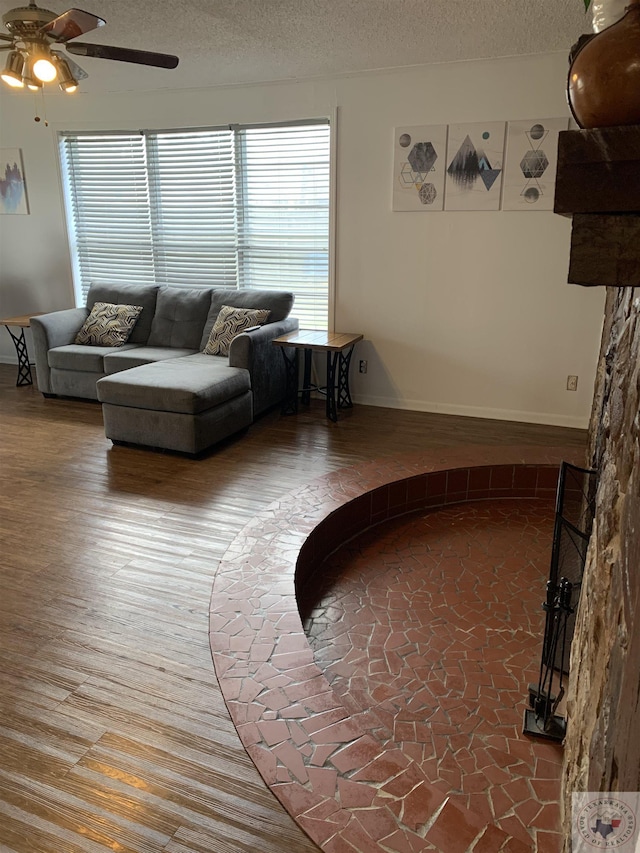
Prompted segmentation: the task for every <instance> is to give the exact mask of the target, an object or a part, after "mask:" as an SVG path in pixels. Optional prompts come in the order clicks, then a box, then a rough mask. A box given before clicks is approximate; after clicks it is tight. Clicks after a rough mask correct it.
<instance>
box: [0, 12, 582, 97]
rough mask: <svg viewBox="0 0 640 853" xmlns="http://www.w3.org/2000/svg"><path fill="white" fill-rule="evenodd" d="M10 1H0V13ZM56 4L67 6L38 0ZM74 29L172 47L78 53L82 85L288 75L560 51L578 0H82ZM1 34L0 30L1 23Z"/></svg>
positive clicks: (211, 82) (188, 83) (573, 33)
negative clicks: (140, 59) (112, 55)
mask: <svg viewBox="0 0 640 853" xmlns="http://www.w3.org/2000/svg"><path fill="white" fill-rule="evenodd" d="M16 5H19V4H16V2H15V0H0V12H1V13H3V14H4V12H6V11H7V10H8V9H11V8H14V7H15V6H16ZM45 5H46V8H51V7H52V6H53V9H52V11H54V12H57V13H60V12H63V11H65V10H66V9H67V8H68V6H66V5H64V4H63V3H59V2H58V3H57V4H56V5H53V3H48V2H47V3H46V4H45ZM82 8H84V9H85V10H86V11H89V12H93V13H95V14H97V15H100V16H102V17H103V18H105V19H106V21H107V25H106V26H105V27H102V28H101V29H100V30H98V31H94V32H92V33H90V34H87V35H86V36H84V37H82V38H81V39H80V40H81V41H92V42H97V43H103V44H111V45H117V46H119V47H129V48H139V49H141V50H152V51H160V52H163V53H174V54H177V55H178V56H179V57H180V65H179V66H178V68H177V69H176V70H174V71H167V70H163V69H150V68H141V67H140V66H134V65H129V64H125V63H121V62H113V61H107V60H101V59H86V58H84V59H80V58H78V57H76V59H77V60H78V61H79V64H80V65H82V67H83V68H84V69H85V71H87V72H88V74H89V79H88V80H86V81H83V83H82V89H83V91H85V92H90V91H94V92H98V91H101V92H106V91H123V90H149V89H162V88H165V89H175V88H186V87H200V86H219V85H229V84H238V83H253V82H257V81H270V80H283V79H296V78H298V79H300V78H308V77H315V76H328V75H334V74H344V73H349V72H359V71H365V70H371V69H379V68H393V67H400V66H407V65H422V64H425V63H431V62H451V61H455V60H465V59H478V58H489V57H498V56H513V55H519V54H532V53H547V52H551V51H564V52H568V49H569V47H570V46H571V44H572V43H573V42H574V41H575V40H576V39H577V37H578V36H579V35H580V33H582V32H584V31H586V30H588V21H586V20H585V15H584V5H583V2H582V0H133V2H132V0H82ZM1 31H2V32H4V31H5V30H4V28H3V29H2V30H1Z"/></svg>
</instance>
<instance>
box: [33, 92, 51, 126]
mask: <svg viewBox="0 0 640 853" xmlns="http://www.w3.org/2000/svg"><path fill="white" fill-rule="evenodd" d="M33 94H34V97H36V98H37V97H38V92H34V93H33ZM39 94H40V97H41V98H42V112H43V113H44V126H45V127H49V120H48V119H47V102H46V100H45V97H44V89H40V92H39ZM33 120H34V121H42V119H41V118H40V116H39V115H38V105H37V104H36V114H35V116H34V117H33Z"/></svg>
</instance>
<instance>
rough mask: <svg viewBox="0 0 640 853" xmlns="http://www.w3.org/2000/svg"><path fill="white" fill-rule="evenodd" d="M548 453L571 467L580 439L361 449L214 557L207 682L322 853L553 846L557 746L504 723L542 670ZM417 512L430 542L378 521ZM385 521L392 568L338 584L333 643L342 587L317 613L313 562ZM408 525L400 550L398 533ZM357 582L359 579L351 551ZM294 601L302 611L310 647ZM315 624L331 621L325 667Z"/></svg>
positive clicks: (556, 839)
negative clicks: (361, 458)
mask: <svg viewBox="0 0 640 853" xmlns="http://www.w3.org/2000/svg"><path fill="white" fill-rule="evenodd" d="M563 459H564V460H566V461H568V462H574V463H575V464H580V463H581V461H582V460H581V459H580V458H578V457H577V456H576V451H575V450H569V449H566V448H541V447H502V448H500V447H483V448H464V449H458V450H443V451H432V452H430V453H426V454H424V455H420V456H410V457H409V456H407V457H403V458H398V459H383V460H376V461H373V462H371V463H368V464H365V465H360V466H358V467H354V468H347V469H343V470H342V471H338V472H335V473H333V474H330V475H328V476H326V477H322V478H319V479H317V480H314V481H312V482H311V483H309V484H308V485H307V486H305V487H304V488H302V489H299V490H296V492H294V493H292V494H290V495H286V496H284V497H283V499H282V500H280V501H278V502H276V503H274V504H272V505H271V507H270V508H269V509H268V510H266V511H265V512H263V513H261V514H260V515H259V516H257V517H256V518H255V519H253V520H252V522H250V523H249V524H248V525H247V526H246V527H245V528H244V529H243V530H242V531H241V532H240V534H239V535H238V536H237V537H236V539H235V540H234V542H233V543H232V545H231V547H230V548H229V549H228V551H227V553H226V555H225V557H224V559H223V560H222V561H221V564H220V566H219V569H218V572H217V574H216V578H215V581H214V587H213V593H212V600H211V613H210V632H211V633H210V641H211V649H212V655H213V660H214V665H215V668H216V673H217V675H218V679H219V681H220V686H221V690H222V693H223V696H224V697H225V701H226V703H227V707H228V709H229V712H230V714H231V717H232V719H233V721H234V724H235V725H236V728H237V731H238V733H239V736H240V738H241V740H242V742H243V744H244V745H245V748H246V749H247V752H248V753H249V755H250V756H251V758H252V760H253V761H254V763H255V764H256V766H257V767H258V769H259V771H260V773H261V774H262V776H263V778H264V779H265V782H266V783H267V785H269V786H270V788H271V790H272V791H273V793H274V794H275V795H276V796H277V797H278V799H279V800H280V802H281V803H282V804H283V805H284V807H285V808H286V809H287V810H288V811H289V813H290V814H291V815H292V816H293V817H294V818H295V820H296V821H297V822H298V823H299V825H300V826H301V827H303V829H305V831H306V832H307V833H308V834H309V835H310V836H311V838H313V839H314V841H315V842H316V843H317V844H318V846H319V847H320V848H321V849H322V850H323V851H325V853H382V851H385V853H421V852H422V851H442V852H443V853H470V851H473V853H498V851H509V853H524V851H534V850H537V851H538V852H539V853H557V851H558V850H559V846H560V836H559V834H558V832H557V830H558V829H559V827H558V809H557V792H558V782H559V776H560V756H559V752H558V748H557V747H555V746H553V745H551V744H549V743H545V742H543V741H540V740H535V741H529V739H528V738H525V737H524V736H522V735H521V734H520V733H519V730H520V726H521V717H522V713H523V710H524V705H525V701H526V686H527V683H528V681H531V680H533V681H535V680H537V671H536V664H537V662H538V661H539V642H540V640H539V637H540V634H539V630H538V625H537V624H536V622H537V620H538V619H540V615H541V611H540V604H541V601H542V597H543V596H542V592H543V589H544V578H545V576H546V573H547V571H548V554H549V550H550V545H551V541H550V529H551V528H550V523H551V513H552V504H551V501H552V498H553V495H554V491H555V489H554V488H553V483H554V481H555V480H557V467H558V465H559V463H560V461H561V460H563ZM487 498H489V499H490V500H489V501H487V502H486V503H478V502H477V500H478V499H484V500H486V499H487ZM505 498H511V501H508V502H505V501H504V499H505ZM513 498H517V499H518V500H513ZM532 498H534V499H535V500H532ZM469 501H470V502H469ZM461 502H468V503H466V505H465V504H463V503H461ZM420 507H423V508H426V507H428V508H429V509H430V510H432V512H430V513H423V516H424V518H423V519H422V521H419V522H418V523H419V525H426V526H425V527H424V532H425V533H426V531H427V529H429V531H430V533H429V535H431V536H433V537H434V538H433V544H434V546H436V547H435V551H434V552H433V553H430V552H429V549H428V548H426V547H423V545H420V544H416V541H415V539H414V538H412V536H413V534H412V533H411V531H410V530H408V529H407V528H403V525H404V524H405V522H404V521H398V520H396V521H392V520H390V519H393V518H394V516H400V515H401V514H402V513H403V512H404V513H406V512H407V511H409V510H418V509H420ZM461 510H463V512H461ZM412 518H413V520H415V516H413V517H412ZM385 520H386V521H387V524H386V526H385V527H380V528H378V532H379V533H380V537H381V538H380V539H379V540H378V547H380V548H382V549H383V551H384V549H387V553H388V554H389V553H390V554H391V557H390V560H391V562H390V563H389V565H385V566H384V573H385V574H384V575H383V577H378V578H375V577H371V578H367V579H366V583H364V587H363V589H364V590H367V591H368V592H369V593H370V595H371V600H370V601H369V600H368V597H367V595H366V593H365V592H363V591H362V590H361V591H360V592H358V593H356V592H355V588H354V589H352V590H350V593H349V594H353V595H354V596H356V598H355V599H353V600H352V602H351V604H352V605H353V604H354V602H355V601H356V600H357V601H359V602H361V603H362V604H363V605H365V606H364V609H363V612H362V614H361V615H360V616H358V618H359V619H361V620H365V619H366V620H368V621H361V622H360V623H358V622H357V621H356V622H355V623H353V627H352V630H351V633H352V634H353V639H354V643H353V644H352V645H351V646H350V647H349V648H347V646H346V645H345V644H344V642H343V641H344V639H345V638H344V632H343V631H342V624H341V623H342V619H341V618H339V616H340V613H341V612H342V618H343V619H348V620H352V619H355V618H356V614H354V613H353V610H354V609H355V607H354V606H349V604H347V606H346V608H345V607H344V603H343V605H342V606H339V607H335V605H336V604H340V599H341V596H338V597H337V598H336V599H335V601H334V600H333V599H332V600H331V602H329V601H327V602H326V605H325V606H324V607H323V608H320V609H318V610H317V611H315V612H314V611H313V605H314V599H316V598H317V594H316V593H317V590H318V589H319V587H318V581H319V580H321V579H322V577H323V574H324V572H325V571H326V567H325V565H324V564H323V560H324V558H325V557H326V556H327V555H328V554H329V553H330V552H331V551H332V550H333V549H334V548H335V547H337V546H338V545H340V544H341V543H344V542H346V540H347V539H349V538H350V537H352V536H354V535H355V534H357V533H358V532H360V531H362V530H365V529H366V528H367V527H368V526H369V525H370V524H372V523H373V522H374V521H375V522H379V521H385ZM409 520H410V519H409V518H408V517H407V518H406V519H405V521H409ZM436 522H437V525H436V527H438V528H439V529H436V528H435V527H433V525H435V524H436ZM443 524H444V527H443V526H442V525H443ZM403 529H404V532H405V533H407V535H408V537H409V541H411V542H413V545H411V546H408V545H407V544H406V542H402V541H401V539H400V538H399V536H400V532H401V531H403ZM456 531H458V536H457V539H456ZM449 534H451V536H452V537H453V540H454V544H453V545H452V544H447V540H448V536H449ZM468 539H471V542H470V543H469V542H468V541H467V540H468ZM545 540H546V547H547V549H549V550H547V553H544V551H545ZM412 548H413V550H415V551H416V552H417V553H412ZM354 549H355V545H349V546H348V547H347V548H346V549H344V550H342V551H341V552H339V554H338V555H337V558H336V559H338V560H340V559H345V555H347V554H349V555H350V558H351V557H353V558H354V560H355V564H358V555H359V554H360V552H361V551H362V550H363V549H364V550H365V551H366V549H369V550H368V552H367V553H368V554H369V555H370V558H371V560H374V559H377V557H375V554H376V552H377V547H376V545H375V539H374V538H372V537H370V536H369V534H365V536H364V538H362V539H361V540H360V541H359V543H358V548H357V549H355V550H354ZM389 549H391V550H390V551H389ZM438 549H439V550H438ZM404 560H408V561H410V563H411V567H412V568H414V569H416V578H415V583H416V584H418V587H417V589H416V590H415V595H413V594H412V595H409V597H410V598H412V604H413V612H411V611H410V608H409V606H408V600H407V594H408V590H409V589H410V588H411V587H410V586H407V587H405V588H399V589H397V590H396V589H393V590H391V591H390V590H389V589H388V582H389V581H390V580H391V579H392V578H393V577H396V578H398V579H399V583H405V584H408V583H409V580H408V578H407V572H406V567H405V569H404V574H403V569H402V563H403V561H404ZM539 561H542V562H541V563H540V562H539ZM536 564H537V565H536ZM351 565H353V564H350V566H351ZM418 565H420V566H421V568H420V569H419V570H418V569H417V568H416V567H417V566H418ZM336 566H337V564H336ZM373 569H374V572H373V573H372V574H376V573H377V572H378V571H379V570H380V564H377V565H375V564H374V566H373ZM349 570H350V571H351V569H349ZM394 572H396V575H394V574H393V573H394ZM478 573H479V574H480V576H481V580H482V583H479V582H478V580H477V579H474V577H473V576H474V574H478ZM412 574H413V572H409V575H412ZM354 575H355V577H358V576H359V577H360V578H363V577H364V563H361V564H359V568H358V569H357V570H355V571H354ZM430 575H432V577H429V576H430ZM419 576H422V585H420V580H419ZM400 579H401V580H400ZM385 581H386V584H385ZM447 581H449V582H447ZM454 581H455V583H454ZM412 582H413V581H412ZM538 584H539V588H538V589H535V587H536V585H538ZM328 594H329V595H332V594H333V593H328ZM345 594H346V593H345ZM299 601H300V603H301V606H302V608H303V611H304V610H305V609H306V610H310V612H311V613H314V615H315V620H312V622H311V623H310V630H311V633H312V639H313V642H314V644H315V645H316V650H317V653H318V656H317V658H316V656H314V652H313V650H312V648H311V646H310V644H309V640H308V638H307V636H306V634H305V633H304V630H303V627H302V621H301V616H300V612H299V609H298V608H299ZM416 605H419V606H418V607H417V606H416ZM488 606H490V617H489V620H488V621H487V622H486V623H485V625H484V627H479V626H478V625H477V624H476V621H477V620H476V617H477V616H478V614H479V613H482V614H483V616H486V610H487V608H488ZM331 608H334V609H331ZM420 608H423V609H424V613H423V614H421V613H417V614H416V609H417V610H418V611H419V610H420ZM347 611H348V612H347ZM390 611H392V612H390ZM452 612H453V613H454V614H455V618H452ZM429 615H431V616H432V617H433V620H430V619H429ZM329 617H335V618H329ZM321 619H326V621H325V622H323V623H321V621H320V620H321ZM407 620H409V621H410V623H411V627H410V628H409V627H408V626H407ZM314 622H315V624H314ZM514 622H515V623H516V624H514ZM321 624H322V625H323V628H325V629H328V628H329V625H334V626H337V627H338V631H336V632H335V644H336V645H335V649H336V650H337V649H338V648H340V651H341V655H342V657H341V658H340V660H338V659H335V658H334V657H333V656H332V655H333V652H332V651H330V649H331V641H330V639H329V635H328V633H327V631H326V630H320V627H319V626H320V625H321ZM348 624H351V621H349V623H348ZM358 624H360V625H361V626H362V630H361V632H360V634H358V630H357V628H358ZM534 629H535V630H534ZM362 631H368V632H369V642H367V643H365V642H364V634H363V633H362ZM318 644H320V646H322V647H321V648H320V647H319V645H318ZM363 646H366V647H367V648H363ZM369 646H370V647H371V649H372V653H373V655H372V657H371V658H365V657H363V655H364V653H365V652H366V651H367V649H368V647H369ZM327 656H328V657H327ZM341 664H343V665H344V667H341ZM383 664H384V666H386V667H387V670H388V672H387V674H386V675H385V673H384V672H383V671H381V670H380V667H381V666H382V665H383ZM332 666H333V669H330V668H331V667H332ZM370 667H371V670H370ZM365 669H366V673H367V676H369V672H371V675H372V681H371V683H370V684H366V683H365V682H366V680H367V679H365V678H364V677H363V676H362V675H361V672H364V671H365ZM403 679H408V681H406V683H404V681H403ZM374 682H375V683H374ZM347 684H348V688H349V689H347ZM351 688H353V690H352V689H351Z"/></svg>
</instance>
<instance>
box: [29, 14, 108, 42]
mask: <svg viewBox="0 0 640 853" xmlns="http://www.w3.org/2000/svg"><path fill="white" fill-rule="evenodd" d="M105 24H106V21H105V20H104V19H103V18H99V17H98V16H97V15H92V14H91V12H83V11H82V9H67V11H66V12H63V13H62V15H58V17H57V18H54V19H53V21H49V23H48V24H45V25H44V27H42V28H41V30H40V32H42V33H44V35H46V36H48V37H49V38H51V39H53V40H54V41H69V39H74V38H77V36H81V35H84V33H89V32H91V30H95V29H97V27H102V26H104V25H105Z"/></svg>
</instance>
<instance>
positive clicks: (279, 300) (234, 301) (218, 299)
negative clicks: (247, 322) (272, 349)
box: [199, 287, 294, 350]
mask: <svg viewBox="0 0 640 853" xmlns="http://www.w3.org/2000/svg"><path fill="white" fill-rule="evenodd" d="M293 299H294V296H293V293H289V292H288V291H284V290H259V289H255V290H253V289H251V288H243V289H242V290H229V289H227V288H217V287H216V288H214V289H213V291H212V292H211V308H210V309H209V316H208V317H207V322H206V323H205V325H204V331H203V333H202V340H201V341H200V346H199V349H200V350H203V349H204V348H205V346H206V345H207V341H208V340H209V335H210V334H211V329H212V328H213V324H214V323H215V321H216V320H217V318H218V314H219V313H220V309H221V308H222V306H223V305H231V306H232V307H233V308H264V309H265V310H268V311H270V312H271V313H270V314H269V322H270V323H277V322H278V321H279V320H284V319H285V318H286V317H288V316H289V313H290V311H291V308H292V307H293Z"/></svg>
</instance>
